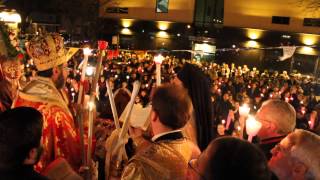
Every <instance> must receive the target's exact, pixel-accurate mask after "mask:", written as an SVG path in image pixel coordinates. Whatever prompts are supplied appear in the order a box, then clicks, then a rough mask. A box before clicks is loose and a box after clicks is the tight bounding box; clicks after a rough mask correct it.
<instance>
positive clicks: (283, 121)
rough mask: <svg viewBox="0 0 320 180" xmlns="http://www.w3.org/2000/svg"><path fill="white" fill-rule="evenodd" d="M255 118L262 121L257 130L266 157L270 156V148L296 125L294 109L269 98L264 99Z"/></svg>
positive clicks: (285, 103) (280, 101)
mask: <svg viewBox="0 0 320 180" xmlns="http://www.w3.org/2000/svg"><path fill="white" fill-rule="evenodd" d="M256 119H257V120H258V121H260V122H261V123H262V127H261V129H260V131H259V132H258V137H259V139H260V144H259V146H260V148H261V149H262V150H263V151H264V153H265V155H266V157H267V159H270V158H271V152H270V150H271V149H272V148H274V146H275V145H276V144H277V143H279V142H280V141H281V140H282V139H283V138H284V137H285V136H286V135H288V134H289V133H290V132H292V131H293V130H294V128H295V126H296V111H295V110H294V108H293V107H292V106H291V105H290V104H289V103H287V102H285V101H282V100H278V99H270V100H267V101H265V102H264V103H263V104H262V106H261V108H260V109H259V110H258V112H257V114H256Z"/></svg>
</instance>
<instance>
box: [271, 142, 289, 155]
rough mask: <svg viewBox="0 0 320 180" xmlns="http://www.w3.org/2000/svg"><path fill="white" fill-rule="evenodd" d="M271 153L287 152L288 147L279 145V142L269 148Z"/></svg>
mask: <svg viewBox="0 0 320 180" xmlns="http://www.w3.org/2000/svg"><path fill="white" fill-rule="evenodd" d="M271 152H272V154H277V153H279V152H282V153H283V154H289V152H288V149H287V148H284V147H283V146H281V144H280V143H278V144H276V145H275V147H274V148H273V149H272V150H271Z"/></svg>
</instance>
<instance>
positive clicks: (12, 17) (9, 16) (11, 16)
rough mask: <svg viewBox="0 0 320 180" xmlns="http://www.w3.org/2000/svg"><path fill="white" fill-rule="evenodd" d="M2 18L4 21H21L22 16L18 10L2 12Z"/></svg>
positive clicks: (0, 17)
mask: <svg viewBox="0 0 320 180" xmlns="http://www.w3.org/2000/svg"><path fill="white" fill-rule="evenodd" d="M0 20H1V21H4V22H12V23H21V16H20V15H19V14H18V13H17V12H16V11H12V12H5V11H4V12H1V13H0Z"/></svg>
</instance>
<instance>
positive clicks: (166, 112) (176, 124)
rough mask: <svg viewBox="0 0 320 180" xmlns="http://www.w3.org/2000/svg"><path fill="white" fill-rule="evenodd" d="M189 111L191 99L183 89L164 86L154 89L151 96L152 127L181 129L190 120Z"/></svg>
mask: <svg viewBox="0 0 320 180" xmlns="http://www.w3.org/2000/svg"><path fill="white" fill-rule="evenodd" d="M191 111H192V103H191V99H190V97H189V95H188V92H187V90H186V89H184V88H183V87H181V86H176V85H173V84H165V85H162V86H159V87H157V88H156V89H155V91H154V93H153V96H152V115H151V124H152V126H153V127H154V125H156V126H158V125H160V126H164V127H166V128H168V129H172V130H174V129H179V128H182V127H183V126H184V125H185V124H186V123H187V121H188V120H189V119H190V117H191ZM154 130H155V129H154Z"/></svg>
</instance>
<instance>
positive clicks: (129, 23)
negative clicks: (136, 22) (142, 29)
mask: <svg viewBox="0 0 320 180" xmlns="http://www.w3.org/2000/svg"><path fill="white" fill-rule="evenodd" d="M121 23H122V26H123V27H125V28H128V27H131V26H132V23H133V19H121Z"/></svg>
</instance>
